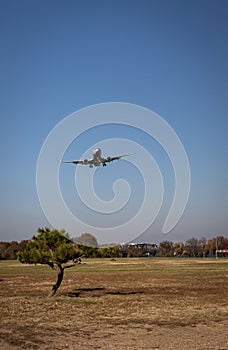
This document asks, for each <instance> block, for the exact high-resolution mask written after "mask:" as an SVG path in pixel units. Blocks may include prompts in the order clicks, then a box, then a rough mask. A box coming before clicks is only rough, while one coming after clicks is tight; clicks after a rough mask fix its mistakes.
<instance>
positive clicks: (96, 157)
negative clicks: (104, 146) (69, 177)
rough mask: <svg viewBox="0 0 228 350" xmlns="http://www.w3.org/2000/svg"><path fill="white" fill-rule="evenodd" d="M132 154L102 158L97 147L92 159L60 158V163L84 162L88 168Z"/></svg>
mask: <svg viewBox="0 0 228 350" xmlns="http://www.w3.org/2000/svg"><path fill="white" fill-rule="evenodd" d="M132 154H134V153H132ZM132 154H123V155H121V156H115V157H106V158H103V157H102V156H101V149H100V148H98V147H97V148H95V149H94V150H93V158H92V159H84V160H62V161H61V162H60V163H73V164H84V165H89V167H90V168H93V166H100V165H101V164H102V165H103V166H106V163H110V162H112V161H113V160H119V159H121V158H123V157H128V156H131V155H132Z"/></svg>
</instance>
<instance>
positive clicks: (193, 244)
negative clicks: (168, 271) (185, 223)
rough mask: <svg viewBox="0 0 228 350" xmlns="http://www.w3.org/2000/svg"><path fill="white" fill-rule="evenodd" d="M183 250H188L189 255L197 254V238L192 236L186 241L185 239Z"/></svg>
mask: <svg viewBox="0 0 228 350" xmlns="http://www.w3.org/2000/svg"><path fill="white" fill-rule="evenodd" d="M185 250H187V251H188V252H189V254H190V256H193V257H195V256H198V239H197V238H195V237H192V238H190V239H189V240H188V241H186V243H185Z"/></svg>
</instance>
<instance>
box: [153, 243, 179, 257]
mask: <svg viewBox="0 0 228 350" xmlns="http://www.w3.org/2000/svg"><path fill="white" fill-rule="evenodd" d="M174 251H175V248H174V244H173V242H169V241H164V242H161V243H160V244H159V247H158V251H157V253H156V256H157V257H159V256H163V257H171V256H173V255H174Z"/></svg>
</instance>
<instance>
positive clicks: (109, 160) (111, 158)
mask: <svg viewBox="0 0 228 350" xmlns="http://www.w3.org/2000/svg"><path fill="white" fill-rule="evenodd" d="M133 154H135V153H131V154H122V155H121V156H114V157H107V158H103V159H102V160H103V163H109V162H112V161H113V160H119V159H121V158H124V157H129V156H132V155H133Z"/></svg>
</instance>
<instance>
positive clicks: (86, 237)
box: [73, 232, 98, 248]
mask: <svg viewBox="0 0 228 350" xmlns="http://www.w3.org/2000/svg"><path fill="white" fill-rule="evenodd" d="M73 241H74V242H76V243H80V244H82V245H84V246H89V247H94V248H97V247H98V243H97V239H96V237H94V236H93V235H92V234H91V233H86V232H85V233H82V234H81V236H79V237H75V238H73Z"/></svg>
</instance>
